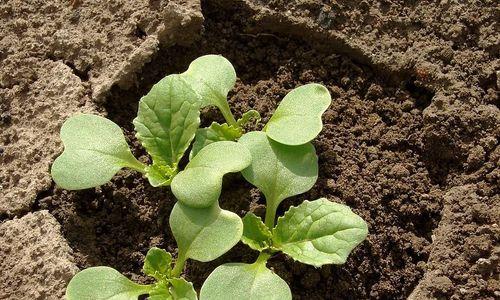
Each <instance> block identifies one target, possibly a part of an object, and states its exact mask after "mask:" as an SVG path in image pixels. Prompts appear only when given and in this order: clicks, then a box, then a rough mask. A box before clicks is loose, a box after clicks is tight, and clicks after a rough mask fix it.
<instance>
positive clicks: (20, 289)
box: [0, 210, 78, 299]
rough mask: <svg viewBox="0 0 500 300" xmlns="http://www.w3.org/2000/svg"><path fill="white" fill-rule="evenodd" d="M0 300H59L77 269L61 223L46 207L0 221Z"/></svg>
mask: <svg viewBox="0 0 500 300" xmlns="http://www.w3.org/2000/svg"><path fill="white" fill-rule="evenodd" d="M0 245H1V247H0V270H2V273H1V274H2V275H1V279H2V280H1V281H0V299H61V298H62V296H63V295H64V288H65V287H66V284H67V282H68V281H69V280H70V279H71V277H73V275H75V274H76V272H78V268H77V267H76V265H75V263H74V259H73V256H72V254H73V251H72V250H71V248H70V247H69V246H68V243H67V242H66V239H65V238H64V237H63V236H62V234H61V225H60V224H59V223H58V222H57V220H56V219H55V218H54V217H53V216H52V215H51V214H50V213H49V212H48V211H46V210H42V211H37V212H34V213H28V214H27V215H25V216H24V217H22V218H20V219H14V220H10V221H6V222H4V223H2V224H0Z"/></svg>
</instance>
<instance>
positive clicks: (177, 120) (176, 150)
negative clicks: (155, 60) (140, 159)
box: [133, 74, 200, 185]
mask: <svg viewBox="0 0 500 300" xmlns="http://www.w3.org/2000/svg"><path fill="white" fill-rule="evenodd" d="M133 123H134V126H135V130H136V131H137V134H136V136H137V138H138V139H139V140H140V141H141V143H142V145H143V146H144V148H146V150H147V151H148V153H149V154H150V155H151V157H152V158H153V164H154V165H155V166H158V167H156V168H154V170H153V171H154V173H152V174H151V177H154V179H153V180H150V182H151V184H153V185H158V184H160V185H167V184H168V183H169V182H168V178H169V177H171V176H173V175H174V173H175V172H171V173H172V174H164V177H166V178H167V179H161V177H160V176H159V174H158V172H159V171H161V170H162V169H161V166H169V167H171V168H176V167H177V163H178V162H179V160H180V159H181V158H182V156H183V154H184V152H185V151H186V149H187V148H188V147H189V144H190V143H191V141H192V140H193V139H194V136H195V133H196V130H197V129H198V127H199V125H200V98H199V96H198V94H197V93H196V92H195V91H194V90H193V89H192V88H191V86H190V85H189V84H188V83H187V82H186V81H185V80H184V79H182V77H180V76H179V75H175V74H174V75H169V76H167V77H165V78H163V79H162V80H160V81H159V82H158V83H157V84H155V85H154V86H153V87H152V88H151V90H150V91H149V93H148V94H147V95H146V96H144V97H142V98H141V100H140V102H139V111H138V112H137V117H136V118H135V119H134V121H133ZM148 177H149V176H148Z"/></svg>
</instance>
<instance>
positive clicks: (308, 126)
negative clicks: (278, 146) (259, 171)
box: [264, 83, 332, 145]
mask: <svg viewBox="0 0 500 300" xmlns="http://www.w3.org/2000/svg"><path fill="white" fill-rule="evenodd" d="M331 101H332V99H331V97H330V93H329V92H328V90H327V89H326V88H325V87H324V86H322V85H321V84H317V83H311V84H306V85H303V86H300V87H298V88H296V89H294V90H292V91H291V92H290V93H288V94H287V95H286V96H285V98H283V100H282V101H281V103H280V104H279V106H278V108H277V109H276V111H275V112H274V114H273V116H272V117H271V119H270V120H269V122H268V123H267V124H266V126H265V128H264V131H265V132H266V133H267V135H268V136H269V137H270V138H272V139H273V140H275V141H277V142H279V143H282V144H285V145H302V144H305V143H307V142H310V141H311V140H313V139H314V138H315V137H316V136H317V135H318V134H319V133H320V131H321V129H322V128H323V123H322V122H321V115H322V114H323V113H324V112H325V111H326V109H327V108H328V106H330V103H331Z"/></svg>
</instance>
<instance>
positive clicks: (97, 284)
mask: <svg viewBox="0 0 500 300" xmlns="http://www.w3.org/2000/svg"><path fill="white" fill-rule="evenodd" d="M142 270H143V272H144V274H146V275H148V276H150V277H152V278H154V280H155V283H153V284H137V283H135V282H133V281H131V280H130V279H128V278H127V277H125V276H124V275H122V274H121V273H120V272H118V271H117V270H115V269H113V268H110V267H93V268H88V269H85V270H83V271H82V272H80V273H78V274H76V275H75V277H73V279H71V281H70V283H69V284H68V288H67V289H66V299H68V300H73V299H76V300H79V299H117V300H118V299H120V300H122V299H123V300H137V299H138V298H139V296H141V295H149V297H148V299H150V300H160V299H161V300H165V299H167V300H181V299H182V300H196V299H198V297H197V295H196V291H195V290H194V288H193V284H192V283H190V282H187V281H186V280H184V279H183V278H179V277H178V276H179V275H178V274H175V273H174V272H173V270H172V256H171V255H170V253H168V252H166V251H165V250H163V249H159V248H151V249H150V250H149V251H148V254H147V255H146V259H145V261H144V266H143V268H142Z"/></svg>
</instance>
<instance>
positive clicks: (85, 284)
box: [66, 267, 151, 300]
mask: <svg viewBox="0 0 500 300" xmlns="http://www.w3.org/2000/svg"><path fill="white" fill-rule="evenodd" d="M150 290H151V286H147V285H140V284H137V283H134V282H132V281H131V280H129V279H128V278H127V277H125V276H123V275H122V274H120V272H118V271H117V270H115V269H113V268H109V267H93V268H88V269H85V270H83V271H81V272H79V273H78V274H76V275H75V276H74V277H73V279H71V281H70V282H69V284H68V287H67V289H66V299H68V300H82V299H92V300H137V299H138V297H139V296H140V295H144V294H148V293H149V291H150Z"/></svg>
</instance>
